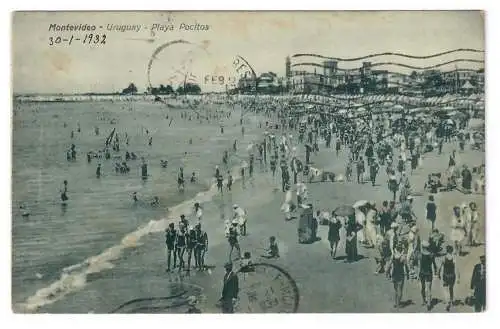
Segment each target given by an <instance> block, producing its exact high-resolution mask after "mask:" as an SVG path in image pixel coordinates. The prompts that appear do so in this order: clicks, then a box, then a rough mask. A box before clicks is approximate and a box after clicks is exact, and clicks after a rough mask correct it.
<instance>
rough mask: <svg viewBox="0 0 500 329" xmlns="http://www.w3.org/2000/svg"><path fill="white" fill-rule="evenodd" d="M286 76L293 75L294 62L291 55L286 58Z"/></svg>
mask: <svg viewBox="0 0 500 329" xmlns="http://www.w3.org/2000/svg"><path fill="white" fill-rule="evenodd" d="M285 76H286V77H287V78H291V77H292V64H291V62H290V56H287V57H286V60H285Z"/></svg>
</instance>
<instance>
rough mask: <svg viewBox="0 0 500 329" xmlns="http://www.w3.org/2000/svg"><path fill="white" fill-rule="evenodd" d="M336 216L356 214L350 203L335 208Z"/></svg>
mask: <svg viewBox="0 0 500 329" xmlns="http://www.w3.org/2000/svg"><path fill="white" fill-rule="evenodd" d="M333 214H334V215H335V216H352V215H354V208H353V207H352V206H349V205H343V206H339V207H337V208H335V210H334V211H333Z"/></svg>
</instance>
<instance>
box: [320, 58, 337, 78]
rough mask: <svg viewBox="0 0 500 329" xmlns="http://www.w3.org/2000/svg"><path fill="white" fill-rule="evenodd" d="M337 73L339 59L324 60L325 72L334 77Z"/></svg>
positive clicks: (326, 74)
mask: <svg viewBox="0 0 500 329" xmlns="http://www.w3.org/2000/svg"><path fill="white" fill-rule="evenodd" d="M336 73H337V61H324V62H323V74H324V75H325V76H327V77H330V78H331V77H333V76H335V74H336Z"/></svg>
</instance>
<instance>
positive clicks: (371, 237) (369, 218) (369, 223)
mask: <svg viewBox="0 0 500 329" xmlns="http://www.w3.org/2000/svg"><path fill="white" fill-rule="evenodd" d="M368 207H369V208H368V211H367V212H366V229H365V233H366V236H365V238H366V244H367V246H369V247H372V248H373V247H375V245H376V243H377V228H376V224H375V219H376V216H377V210H376V209H375V202H373V201H372V202H370V204H369V206H368Z"/></svg>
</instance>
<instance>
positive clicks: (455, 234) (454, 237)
mask: <svg viewBox="0 0 500 329" xmlns="http://www.w3.org/2000/svg"><path fill="white" fill-rule="evenodd" d="M464 238H465V222H464V219H463V218H462V214H461V213H460V207H453V217H452V219H451V232H450V240H451V241H452V243H453V249H454V251H455V255H460V254H461V253H462V242H463V240H464Z"/></svg>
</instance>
